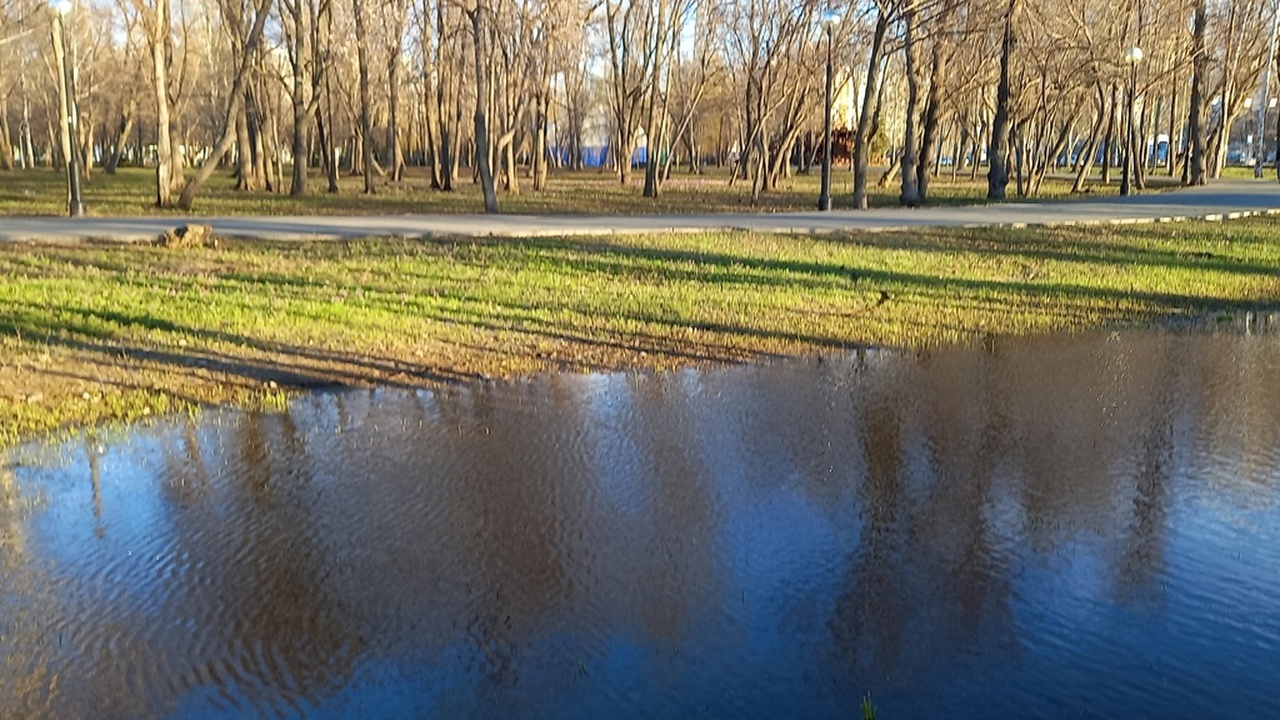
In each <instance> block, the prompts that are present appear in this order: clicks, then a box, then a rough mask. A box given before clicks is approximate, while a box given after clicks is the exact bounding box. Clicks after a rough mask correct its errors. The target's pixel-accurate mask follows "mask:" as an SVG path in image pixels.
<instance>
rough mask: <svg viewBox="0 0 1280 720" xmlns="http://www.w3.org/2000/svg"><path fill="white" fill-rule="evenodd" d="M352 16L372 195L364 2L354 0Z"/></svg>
mask: <svg viewBox="0 0 1280 720" xmlns="http://www.w3.org/2000/svg"><path fill="white" fill-rule="evenodd" d="M351 7H352V17H353V19H354V20H355V30H356V65H357V66H358V70H359V74H360V138H361V142H360V165H361V168H360V169H361V172H362V173H363V174H364V193H365V194H366V195H372V194H373V193H374V191H375V188H374V185H373V120H372V118H371V117H370V112H371V110H370V105H371V104H372V102H373V101H372V99H371V98H370V93H369V35H368V33H367V32H366V31H365V25H364V22H365V20H364V2H363V0H353V2H352V3H351Z"/></svg>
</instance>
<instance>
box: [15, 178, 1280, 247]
mask: <svg viewBox="0 0 1280 720" xmlns="http://www.w3.org/2000/svg"><path fill="white" fill-rule="evenodd" d="M1262 214H1268V215H1270V214H1280V184H1277V183H1275V182H1262V181H1257V182H1251V181H1248V180H1234V181H1219V182H1216V183H1214V184H1212V185H1210V186H1208V187H1202V188H1188V189H1183V190H1177V191H1173V192H1162V193H1151V194H1149V195H1137V196H1132V197H1128V198H1120V197H1107V198H1098V199H1092V198H1091V199H1083V200H1068V201H1061V202H1038V203H1017V202H1009V203H1001V204H996V205H972V206H959V207H939V208H922V209H909V208H886V209H877V210H870V211H865V212H855V211H851V210H843V211H834V212H828V213H820V212H816V211H814V212H800V213H721V214H710V213H708V214H694V215H536V216H535V215H393V216H386V215H380V216H341V217H326V216H312V217H286V216H280V217H265V216H263V217H214V218H191V219H189V220H188V219H184V218H181V217H148V218H96V217H91V218H80V219H71V218H50V217H42V218H9V217H6V218H0V241H8V242H12V241H29V242H76V241H82V240H113V241H122V242H130V241H149V240H154V239H155V238H157V237H158V236H159V235H160V234H161V233H162V232H163V231H164V230H166V229H170V228H174V227H177V226H179V225H183V224H185V223H187V222H193V223H206V224H209V225H212V226H213V228H214V233H215V234H216V235H218V236H220V237H237V238H259V239H266V240H297V239H343V238H358V237H369V236H383V237H387V236H392V237H431V236H466V237H534V236H567V235H608V234H614V233H654V232H658V233H661V232H699V231H707V230H754V231H757V232H776V233H800V234H823V233H832V232H839V231H842V230H864V231H884V230H904V229H910V228H919V227H993V226H994V227H1022V226H1036V225H1073V224H1098V223H1116V224H1124V223H1136V222H1168V221H1173V220H1185V219H1189V218H1207V219H1212V220H1219V219H1222V218H1226V217H1244V216H1249V215H1262Z"/></svg>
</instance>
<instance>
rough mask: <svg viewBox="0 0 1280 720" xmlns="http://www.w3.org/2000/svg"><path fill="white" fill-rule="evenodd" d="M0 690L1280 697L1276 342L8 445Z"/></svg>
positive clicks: (826, 372) (412, 400)
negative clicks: (56, 443)
mask: <svg viewBox="0 0 1280 720" xmlns="http://www.w3.org/2000/svg"><path fill="white" fill-rule="evenodd" d="M0 573H2V575H0V715H3V716H4V717H13V718H41V717H49V718H53V717H58V718H66V717H93V718H116V717H119V718H125V717H140V716H172V717H182V718H206V717H240V716H259V715H266V716H287V717H294V716H304V717H396V718H407V717H442V718H446V717H447V718H453V717H482V718H504V719H505V718H592V719H595V718H624V717H634V718H704V717H710V718H782V717H795V718H800V717H805V718H810V717H812V718H853V717H859V716H860V713H859V711H858V703H859V701H860V699H861V698H862V697H863V696H864V695H866V694H867V693H870V694H871V697H872V699H873V701H874V702H875V704H876V705H877V707H878V710H879V717H880V718H882V720H901V719H902V718H934V717H938V718H941V717H947V718H980V717H981V718H987V717H1099V718H1101V717H1122V718H1123V717H1186V718H1190V717H1223V718H1226V717H1238V718H1264V717H1280V695H1278V693H1277V690H1278V689H1280V600H1278V598H1280V336H1277V335H1275V334H1274V333H1272V334H1266V335H1262V336H1257V335H1254V336H1246V335H1244V334H1225V335H1224V334H1200V333H1164V332H1132V333H1124V334H1119V335H1101V336H1090V337H1085V338H1047V339H1036V340H1029V341H999V342H998V343H996V344H995V345H993V346H990V347H987V348H986V349H976V350H945V351H938V352H934V353H932V354H929V355H927V356H914V355H908V356H903V355H898V354H893V353H867V354H862V355H854V356H849V357H843V358H838V359H828V360H825V361H821V362H819V361H817V360H811V361H797V362H787V363H779V364H774V365H768V366H756V367H738V368H729V369H721V370H715V371H705V372H694V371H689V372H680V373H673V374H664V375H656V376H654V375H639V376H637V375H609V376H558V377H550V378H544V379H537V380H533V381H528V382H519V383H512V384H495V385H485V386H477V387H468V388H463V389H450V390H444V391H437V392H420V393H402V392H389V391H387V392H372V393H367V392H359V393H339V394H322V395H315V396H310V397H307V398H304V399H302V400H299V401H297V402H295V403H294V404H293V405H292V406H291V407H290V408H289V410H288V412H286V413H283V414H266V415H252V414H240V413H234V412H220V413H212V414H210V415H207V416H206V417H204V418H202V419H201V420H200V421H198V422H195V421H187V420H176V421H170V422H167V423H162V424H160V425H157V426H152V427H148V428H143V429H139V430H137V431H135V432H133V433H131V434H128V435H127V436H125V437H122V438H121V437H115V438H106V437H93V436H88V437H81V438H79V439H76V440H74V441H71V442H68V443H66V444H63V445H60V446H56V447H41V448H30V447H28V448H24V449H20V450H19V451H18V452H16V453H14V454H13V456H12V457H11V459H10V467H9V469H7V470H0Z"/></svg>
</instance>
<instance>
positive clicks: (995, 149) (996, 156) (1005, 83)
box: [987, 0, 1018, 200]
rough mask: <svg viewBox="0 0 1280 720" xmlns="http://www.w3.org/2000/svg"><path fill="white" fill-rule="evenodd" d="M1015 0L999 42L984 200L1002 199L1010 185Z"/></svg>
mask: <svg viewBox="0 0 1280 720" xmlns="http://www.w3.org/2000/svg"><path fill="white" fill-rule="evenodd" d="M1017 9H1018V0H1009V7H1008V10H1007V11H1006V12H1005V16H1004V37H1003V39H1002V40H1001V41H1000V84H999V86H997V88H996V116H995V119H994V120H993V121H992V123H991V143H990V145H989V146H988V148H987V162H988V164H989V168H988V170H987V199H988V200H1003V199H1004V196H1005V188H1006V187H1007V186H1008V185H1009V166H1008V164H1007V163H1008V160H1007V158H1008V155H1009V130H1010V111H1009V106H1010V103H1011V97H1010V96H1011V91H1010V87H1009V60H1010V56H1011V55H1012V54H1013V50H1014V46H1015V45H1016V41H1015V38H1014V35H1013V16H1014V13H1015V12H1017Z"/></svg>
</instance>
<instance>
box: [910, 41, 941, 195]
mask: <svg viewBox="0 0 1280 720" xmlns="http://www.w3.org/2000/svg"><path fill="white" fill-rule="evenodd" d="M932 60H933V63H932V65H933V69H932V70H930V72H929V97H928V98H927V99H926V100H925V111H924V130H923V132H922V133H921V139H920V148H921V151H922V152H923V157H922V160H923V162H921V163H919V165H918V166H917V168H916V178H917V179H916V187H917V191H918V192H919V197H920V203H921V204H923V203H925V202H927V201H928V200H929V177H930V176H931V175H934V174H936V168H937V166H938V159H937V155H940V154H941V153H942V145H941V143H940V142H939V139H938V123H939V116H940V115H941V106H942V83H943V82H945V81H946V79H947V57H946V55H944V54H943V52H942V39H941V38H934V40H933V57H932ZM935 145H936V146H937V148H938V153H937V154H934V153H931V152H930V149H931V148H933V147H934V146H935Z"/></svg>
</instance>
